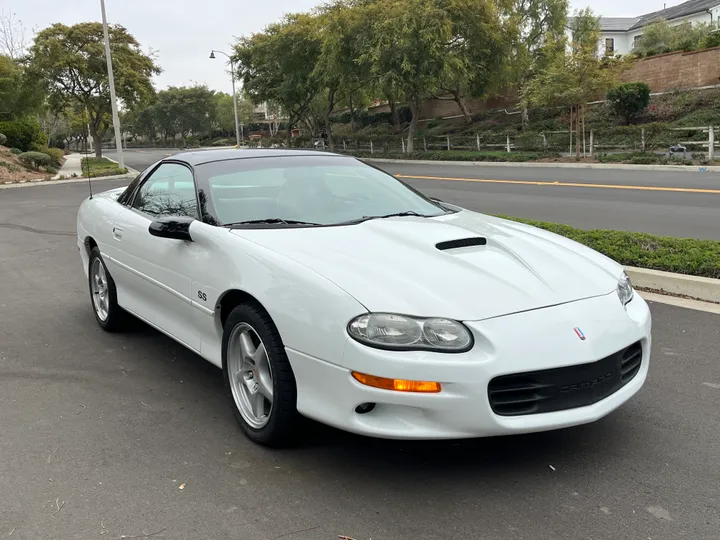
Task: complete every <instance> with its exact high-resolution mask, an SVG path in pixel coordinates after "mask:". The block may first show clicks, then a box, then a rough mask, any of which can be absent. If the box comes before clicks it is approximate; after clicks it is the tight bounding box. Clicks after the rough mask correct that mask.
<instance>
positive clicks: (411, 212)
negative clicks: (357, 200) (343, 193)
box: [349, 210, 430, 223]
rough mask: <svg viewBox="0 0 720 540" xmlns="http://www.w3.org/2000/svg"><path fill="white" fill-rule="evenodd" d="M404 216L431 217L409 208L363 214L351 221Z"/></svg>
mask: <svg viewBox="0 0 720 540" xmlns="http://www.w3.org/2000/svg"><path fill="white" fill-rule="evenodd" d="M403 216H417V217H430V216H426V215H425V214H418V213H417V212H415V211H414V210H408V211H406V212H396V213H394V214H384V215H382V216H363V217H361V218H359V219H355V220H353V221H350V222H349V223H362V222H363V221H369V220H371V219H385V218H391V217H403Z"/></svg>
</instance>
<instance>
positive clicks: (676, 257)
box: [498, 216, 720, 278]
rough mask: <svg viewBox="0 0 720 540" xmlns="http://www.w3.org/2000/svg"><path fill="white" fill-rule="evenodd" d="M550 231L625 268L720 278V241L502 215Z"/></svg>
mask: <svg viewBox="0 0 720 540" xmlns="http://www.w3.org/2000/svg"><path fill="white" fill-rule="evenodd" d="M498 217H501V218H505V219H511V220H513V221H519V222H520V223H526V224H528V225H532V226H533V227H538V228H541V229H545V230H548V231H550V232H554V233H557V234H560V235H562V236H565V237H567V238H570V239H571V240H575V241H576V242H579V243H581V244H584V245H586V246H588V247H590V248H592V249H594V250H596V251H599V252H600V253H602V254H604V255H607V256H608V257H610V258H611V259H614V260H616V261H617V262H619V263H620V264H622V265H624V266H636V267H639V268H649V269H652V270H662V271H665V272H675V273H678V274H688V275H691V276H702V277H709V278H720V241H716V240H698V239H695V238H672V237H667V236H655V235H652V234H647V233H635V232H627V231H608V230H596V229H594V230H584V229H576V228H574V227H570V226H569V225H563V224H560V223H548V222H545V221H534V220H530V219H523V218H516V217H510V216H498Z"/></svg>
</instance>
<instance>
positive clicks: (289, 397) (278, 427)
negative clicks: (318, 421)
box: [222, 303, 301, 447]
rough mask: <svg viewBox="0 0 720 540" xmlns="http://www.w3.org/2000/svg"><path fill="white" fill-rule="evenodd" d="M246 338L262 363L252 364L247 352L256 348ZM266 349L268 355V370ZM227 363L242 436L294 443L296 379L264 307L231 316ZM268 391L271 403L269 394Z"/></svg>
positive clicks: (240, 308)
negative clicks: (244, 344)
mask: <svg viewBox="0 0 720 540" xmlns="http://www.w3.org/2000/svg"><path fill="white" fill-rule="evenodd" d="M246 339H250V340H251V341H252V346H253V347H254V348H255V351H254V353H253V354H254V357H255V358H256V359H259V360H252V362H249V360H250V359H251V356H250V355H248V354H247V353H248V352H250V351H252V347H244V346H243V344H242V343H247V341H245V340H246ZM261 345H262V346H263V347H264V351H265V352H266V355H265V357H266V361H267V368H266V366H265V360H263V359H262V356H263V355H262V352H261V350H262V348H263V347H261ZM259 351H260V352H259ZM222 361H223V375H224V378H225V388H226V390H227V393H228V397H229V399H230V403H231V406H232V409H233V413H234V415H235V419H236V420H237V422H238V424H239V425H240V429H241V430H242V431H243V433H245V435H246V436H247V437H248V438H249V439H250V440H252V441H253V442H255V443H258V444H261V445H263V446H270V447H283V446H288V445H290V444H292V443H293V442H294V441H295V439H296V435H297V432H298V427H299V425H300V422H301V416H300V415H299V413H298V412H297V386H296V383H295V375H294V374H293V371H292V367H291V366H290V361H289V360H288V357H287V354H286V353H285V346H284V345H283V342H282V339H281V338H280V334H279V333H278V330H277V328H276V326H275V324H274V323H273V321H272V319H271V318H270V315H268V313H267V312H266V311H265V310H264V309H263V308H262V307H260V306H259V305H257V304H254V303H247V304H241V305H239V306H237V307H236V308H235V309H233V310H232V312H230V315H229V316H228V318H227V320H226V321H225V325H224V327H223V340H222ZM268 375H269V378H268ZM231 378H232V379H233V380H234V382H233V380H231ZM252 387H255V392H254V393H253V392H252ZM269 389H272V401H270V400H269V399H268V398H267V397H265V395H264V394H267V392H268V390H269ZM257 394H260V395H257ZM261 401H262V404H261V405H258V409H259V410H260V411H261V412H260V414H256V407H255V406H256V405H257V404H258V403H260V402H261Z"/></svg>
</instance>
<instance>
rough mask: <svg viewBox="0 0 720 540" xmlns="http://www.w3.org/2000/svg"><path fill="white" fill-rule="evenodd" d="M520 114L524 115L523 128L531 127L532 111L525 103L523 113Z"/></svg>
mask: <svg viewBox="0 0 720 540" xmlns="http://www.w3.org/2000/svg"><path fill="white" fill-rule="evenodd" d="M520 116H521V117H522V128H523V130H526V129H527V128H528V127H530V113H529V112H528V108H527V107H526V106H525V105H523V108H522V114H521V115H520Z"/></svg>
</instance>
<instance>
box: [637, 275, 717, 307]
mask: <svg viewBox="0 0 720 540" xmlns="http://www.w3.org/2000/svg"><path fill="white" fill-rule="evenodd" d="M625 271H626V272H627V274H628V276H630V279H631V280H632V283H633V285H634V286H636V287H639V288H642V289H652V290H656V291H661V292H664V293H668V294H675V295H682V296H688V297H691V298H695V299H697V300H703V301H705V302H720V279H712V278H706V277H699V276H688V275H686V274H673V273H671V272H661V271H660V270H649V269H647V268H636V267H633V266H627V267H625Z"/></svg>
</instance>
